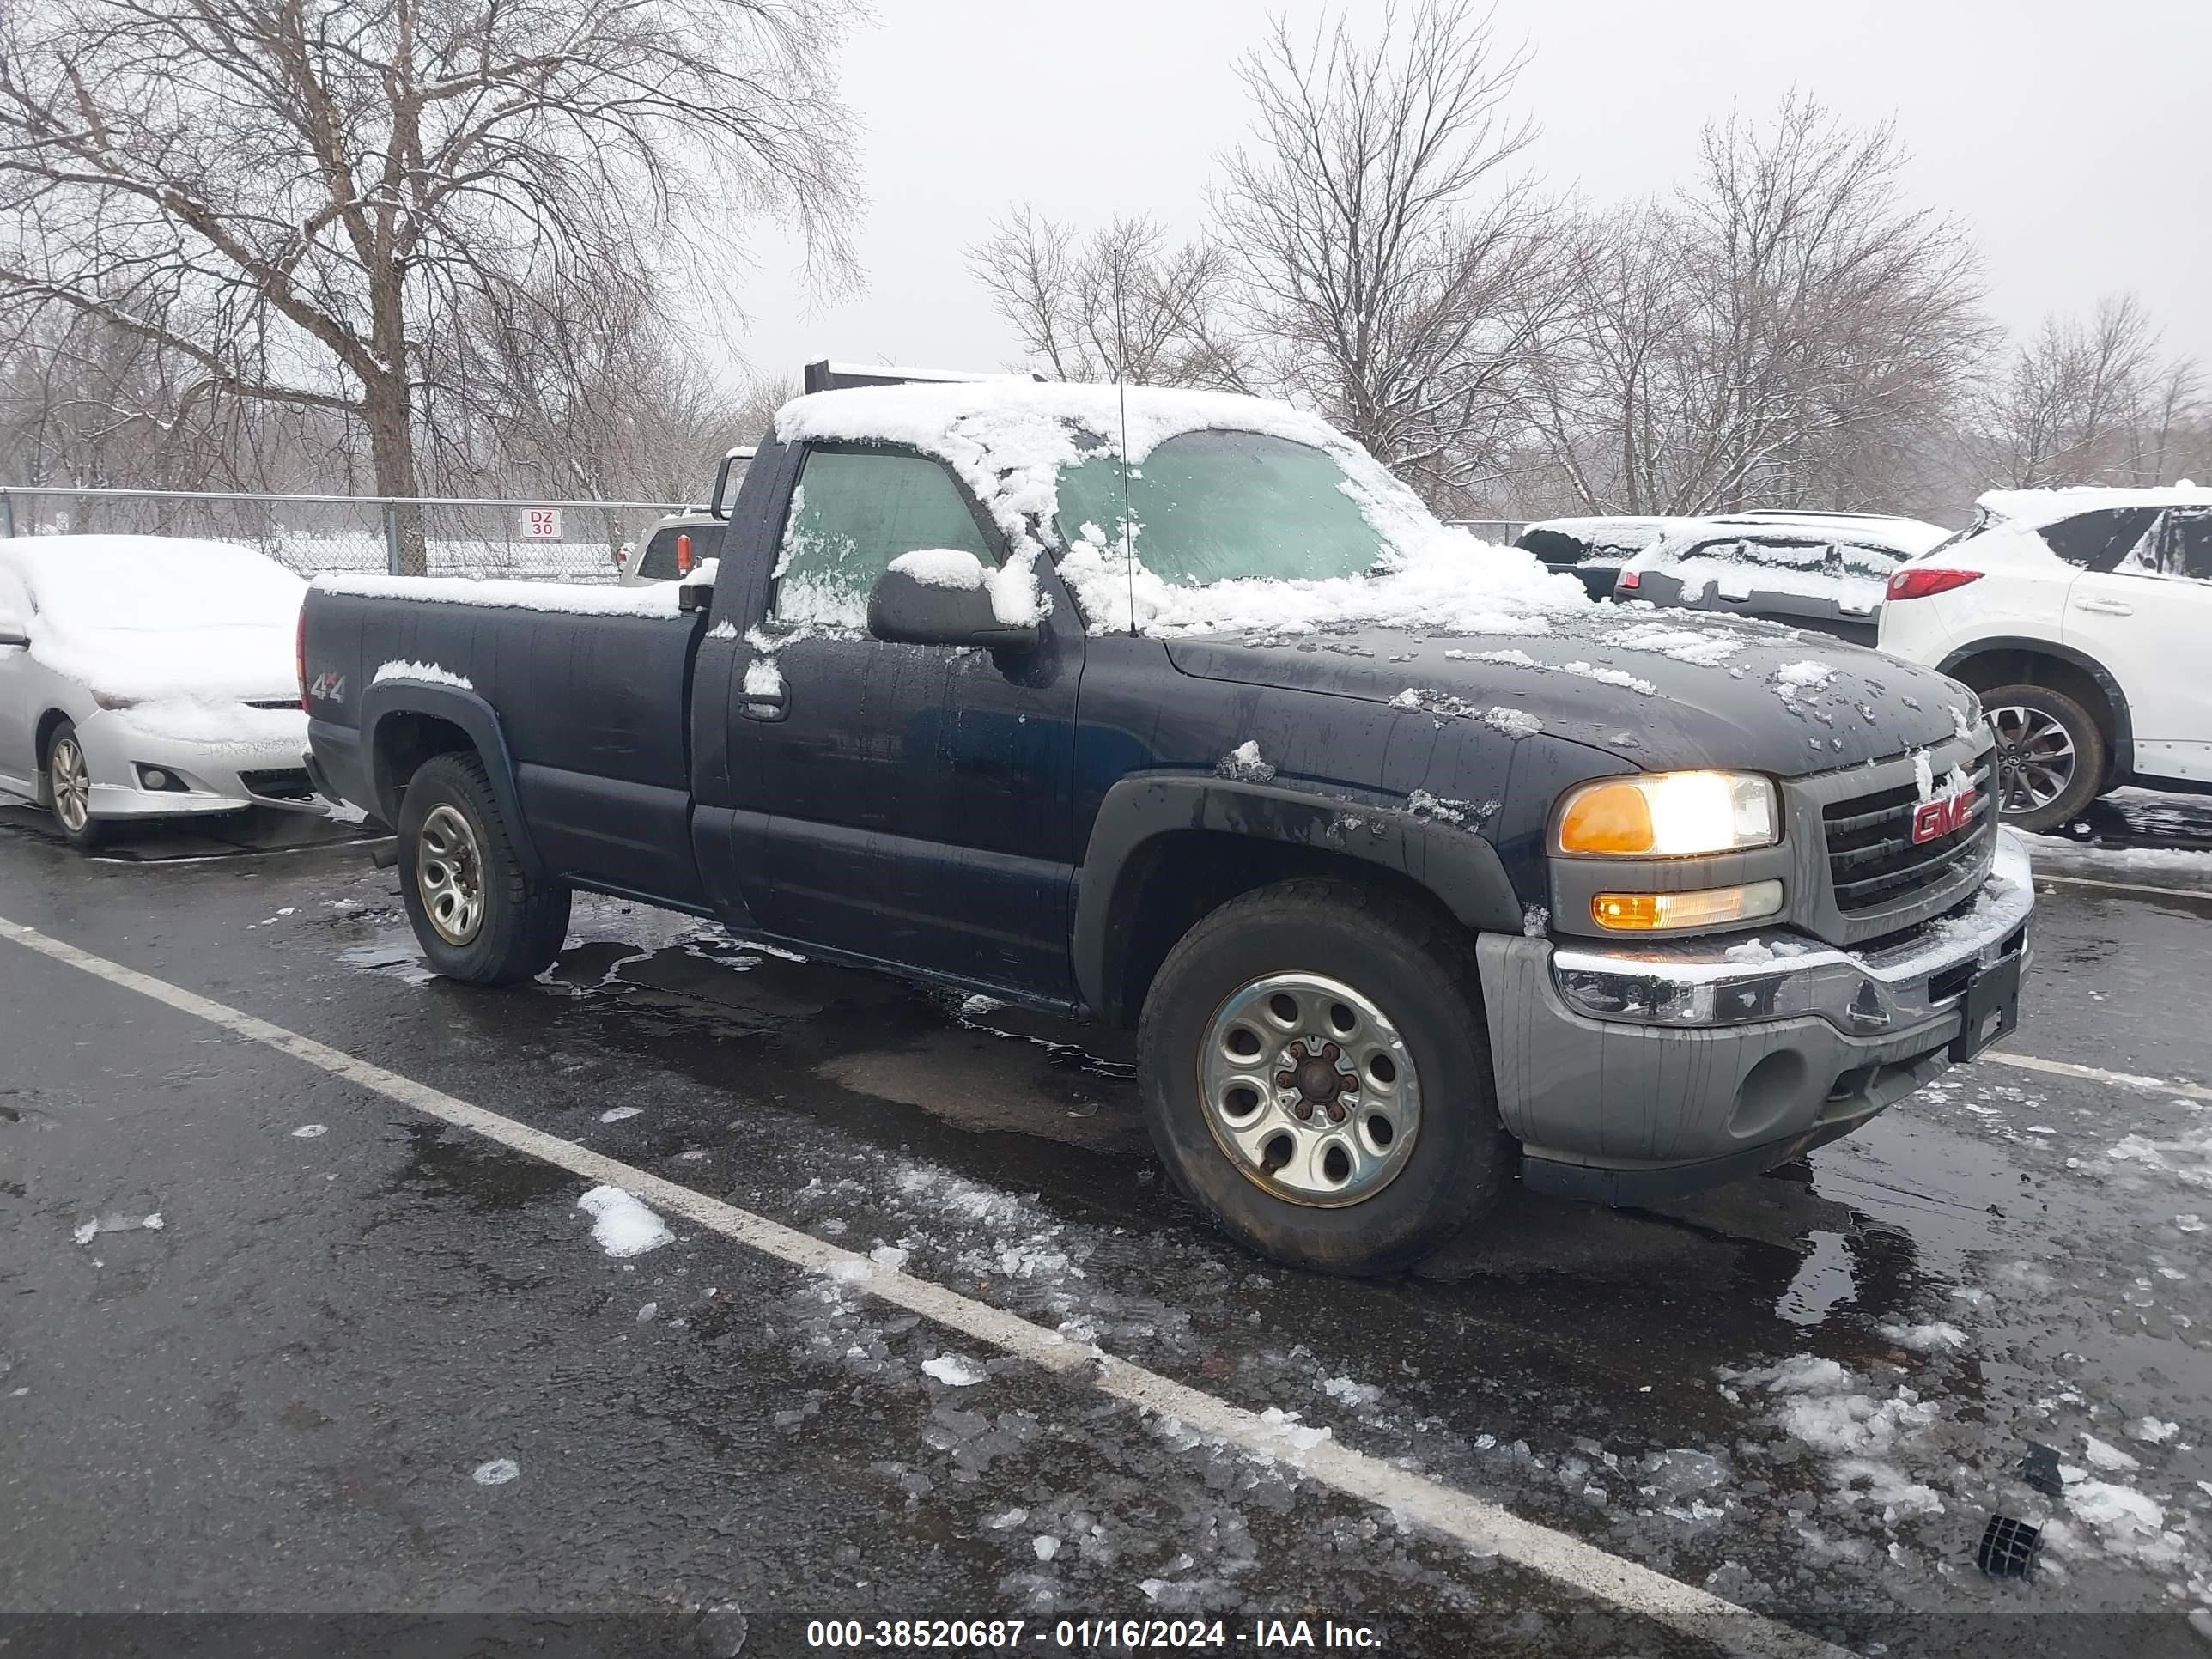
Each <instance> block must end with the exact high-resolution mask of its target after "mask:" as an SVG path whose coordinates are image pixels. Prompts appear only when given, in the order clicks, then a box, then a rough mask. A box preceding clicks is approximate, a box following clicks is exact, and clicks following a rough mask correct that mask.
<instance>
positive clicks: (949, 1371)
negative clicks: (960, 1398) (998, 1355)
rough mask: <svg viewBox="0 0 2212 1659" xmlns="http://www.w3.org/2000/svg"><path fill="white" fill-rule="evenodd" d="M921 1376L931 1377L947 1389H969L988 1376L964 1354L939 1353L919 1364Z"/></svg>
mask: <svg viewBox="0 0 2212 1659" xmlns="http://www.w3.org/2000/svg"><path fill="white" fill-rule="evenodd" d="M921 1370H922V1375H923V1376H933V1377H935V1378H936V1379H937V1380H938V1381H939V1382H940V1383H944V1384H945V1387H946V1388H948V1389H971V1388H973V1387H975V1384H976V1383H981V1382H982V1381H983V1380H984V1379H985V1378H986V1377H987V1376H989V1373H988V1372H987V1371H986V1370H984V1369H983V1368H982V1367H981V1365H979V1364H976V1363H975V1361H974V1360H972V1359H970V1358H968V1357H967V1356H966V1355H964V1354H957V1353H941V1354H939V1355H938V1356H937V1358H934V1359H925V1360H923V1361H922V1362H921Z"/></svg>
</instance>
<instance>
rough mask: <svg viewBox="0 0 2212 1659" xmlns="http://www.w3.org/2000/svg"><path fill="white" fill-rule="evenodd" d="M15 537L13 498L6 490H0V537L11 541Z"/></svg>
mask: <svg viewBox="0 0 2212 1659" xmlns="http://www.w3.org/2000/svg"><path fill="white" fill-rule="evenodd" d="M0 536H5V537H7V538H9V539H10V540H13V539H14V538H15V497H14V496H13V495H9V493H8V492H7V491H6V490H4V489H0Z"/></svg>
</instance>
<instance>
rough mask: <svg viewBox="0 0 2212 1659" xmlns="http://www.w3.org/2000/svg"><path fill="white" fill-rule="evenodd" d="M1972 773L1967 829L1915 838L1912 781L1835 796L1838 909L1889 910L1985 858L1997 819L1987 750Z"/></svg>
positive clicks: (1832, 848)
mask: <svg viewBox="0 0 2212 1659" xmlns="http://www.w3.org/2000/svg"><path fill="white" fill-rule="evenodd" d="M1968 776H1969V778H1970V780H1971V781H1972V784H1973V786H1974V803H1973V806H1972V809H1971V810H1972V817H1970V818H1969V819H1968V820H1967V822H1966V824H1965V825H1964V826H1963V827H1962V828H1960V829H1954V830H1951V831H1949V832H1948V833H1947V834H1945V835H1942V836H1936V837H1935V838H1934V839H1932V840H1929V841H1923V842H1917V843H1916V842H1914V841H1913V839H1912V817H1913V813H1914V811H1915V810H1916V809H1917V807H1918V806H1919V805H1921V804H1922V803H1921V799H1920V792H1919V789H1918V787H1917V785H1914V784H1911V783H1906V784H1900V785H1898V786H1896V787H1893V788H1888V789H1881V790H1877V791H1875V793H1872V794H1867V795H1859V796H1855V797H1854V798H1852V799H1849V800H1840V801H1835V802H1832V803H1831V804H1830V805H1828V806H1826V807H1825V808H1824V809H1822V811H1821V820H1822V827H1823V828H1824V829H1826V832H1827V839H1828V875H1829V879H1830V880H1831V881H1832V883H1833V884H1834V887H1835V895H1836V908H1838V910H1840V911H1841V912H1843V914H1844V915H1846V916H1857V915H1865V914H1867V913H1868V912H1869V911H1875V910H1884V909H1888V908H1892V907H1893V906H1895V905H1898V904H1900V903H1904V902H1908V901H1910V900H1911V898H1913V897H1914V896H1916V895H1917V894H1920V893H1924V892H1927V891H1929V890H1930V889H1933V888H1938V887H1942V886H1943V885H1945V884H1948V883H1950V882H1953V881H1954V880H1956V879H1957V878H1958V877H1959V876H1960V874H1961V873H1962V872H1965V871H1966V870H1967V869H1969V868H1971V867H1972V866H1973V865H1975V864H1976V863H1977V862H1978V860H1980V859H1981V857H1982V856H1983V849H1984V846H1985V844H1986V843H1987V842H1988V841H1989V839H1990V836H1993V835H1994V834H1995V833H1996V808H1995V805H1994V804H1993V803H1992V802H1991V800H1990V793H1989V786H1990V756H1989V755H1988V754H1987V753H1984V755H1983V757H1981V759H1980V760H1978V762H1977V763H1975V767H1974V770H1973V771H1972V773H1970V774H1969V775H1968Z"/></svg>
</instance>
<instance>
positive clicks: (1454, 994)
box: [1138, 880, 1512, 1273]
mask: <svg viewBox="0 0 2212 1659" xmlns="http://www.w3.org/2000/svg"><path fill="white" fill-rule="evenodd" d="M1138 1066H1139V1085H1140V1088H1141V1090H1142V1092H1143V1097H1144V1104H1145V1113H1146V1122H1147V1125H1148V1127H1150V1129H1151V1130H1152V1139H1153V1143H1154V1145H1155V1146H1158V1149H1159V1152H1160V1156H1161V1158H1162V1159H1163V1161H1164V1162H1165V1163H1166V1164H1167V1166H1168V1169H1169V1171H1170V1173H1171V1174H1172V1175H1173V1176H1175V1178H1176V1182H1177V1183H1178V1184H1179V1185H1180V1186H1181V1187H1182V1189H1183V1191H1184V1192H1185V1193H1187V1194H1189V1195H1190V1197H1191V1198H1192V1199H1193V1200H1195V1201H1196V1202H1197V1203H1198V1204H1199V1205H1200V1206H1201V1207H1202V1208H1203V1209H1204V1210H1205V1211H1206V1213H1207V1214H1208V1215H1210V1216H1211V1217H1212V1218H1213V1219H1214V1221H1215V1222H1216V1223H1217V1224H1218V1225H1220V1226H1221V1227H1222V1228H1223V1230H1224V1231H1226V1232H1228V1233H1229V1234H1231V1236H1232V1237H1235V1238H1237V1239H1238V1240H1240V1241H1241V1242H1242V1243H1245V1244H1247V1245H1249V1247H1250V1248H1252V1249H1255V1250H1258V1251H1259V1252H1261V1254H1262V1255H1268V1256H1272V1257H1273V1258H1274V1259H1275V1260H1276V1261H1283V1262H1287V1263H1290V1264H1291V1265H1293V1266H1296V1267H1311V1268H1316V1269H1318V1270H1320V1271H1322V1272H1324V1273H1390V1272H1395V1271H1396V1270H1398V1269H1401V1268H1403V1267H1410V1266H1411V1265H1413V1263H1414V1262H1416V1261H1419V1260H1421V1259H1422V1258H1423V1257H1425V1256H1427V1255H1430V1254H1431V1253H1432V1252H1433V1251H1435V1250H1436V1249H1437V1248H1438V1247H1439V1246H1441V1245H1442V1244H1443V1243H1444V1242H1445V1241H1447V1240H1448V1239H1449V1238H1450V1237H1452V1236H1453V1235H1454V1234H1455V1233H1456V1232H1458V1231H1460V1229H1461V1228H1462V1227H1463V1226H1465V1225H1467V1223H1468V1222H1469V1221H1470V1220H1472V1219H1473V1218H1474V1217H1475V1216H1477V1215H1478V1214H1480V1212H1482V1211H1483V1210H1485V1209H1486V1208H1487V1207H1488V1206H1490V1204H1491V1203H1492V1201H1494V1200H1495V1199H1496V1197H1497V1195H1498V1193H1499V1191H1500V1190H1501V1189H1502V1188H1503V1187H1504V1183H1505V1181H1506V1178H1507V1172H1508V1170H1509V1169H1510V1158H1511V1155H1512V1143H1511V1141H1510V1139H1508V1138H1507V1137H1506V1135H1505V1134H1504V1132H1503V1130H1502V1129H1501V1128H1500V1127H1498V1109H1497V1103H1496V1097H1495V1095H1494V1093H1493V1091H1492V1081H1491V1070H1490V1052H1489V1045H1488V1042H1487V1040H1486V1034H1485V1028H1484V1025H1483V1020H1482V1015H1481V1011H1480V1003H1479V994H1478V991H1477V988H1476V983H1475V970H1474V955H1473V952H1472V951H1471V950H1470V949H1469V948H1468V936H1467V934H1466V933H1465V932H1464V930H1462V929H1461V928H1459V927H1456V926H1455V925H1454V924H1453V923H1451V922H1450V921H1449V919H1448V918H1445V917H1443V916H1440V915H1433V914H1431V912H1429V911H1428V910H1426V909H1425V908H1423V907H1422V906H1420V905H1419V904H1416V903H1414V902H1411V901H1408V900H1406V899H1403V898H1401V897H1400V896H1397V895H1395V894H1393V893H1388V892H1383V891H1378V890H1374V889H1370V888H1365V887H1362V886H1359V885H1358V884H1352V883H1346V882H1337V881H1314V880H1304V881H1291V882H1284V883H1281V884H1278V885H1275V886H1273V887H1266V888H1261V889H1260V890H1257V891H1255V892H1252V893H1248V894H1245V895H1243V896H1241V897H1239V898H1236V899H1232V900H1231V902H1228V903H1227V904H1225V905H1224V906H1222V907H1221V908H1219V909H1218V910H1216V911H1214V912H1213V913H1212V915H1208V916H1207V917H1206V918H1205V920H1203V921H1200V923H1199V924H1198V925H1197V926H1196V927H1194V928H1192V929H1191V931H1190V932H1189V933H1188V934H1186V935H1185V936H1184V937H1183V939H1182V941H1181V942H1180V943H1179V944H1178V945H1176V948H1175V949H1174V950H1173V951H1170V953H1169V956H1168V959H1167V961H1166V962H1165V963H1163V964H1162V966H1161V969H1160V971H1159V974H1158V977H1157V978H1155V979H1154V981H1153V982H1152V990H1151V992H1150V994H1148V995H1147V996H1146V1000H1145V1012H1144V1018H1143V1021H1142V1024H1141V1025H1140V1027H1139V1057H1138Z"/></svg>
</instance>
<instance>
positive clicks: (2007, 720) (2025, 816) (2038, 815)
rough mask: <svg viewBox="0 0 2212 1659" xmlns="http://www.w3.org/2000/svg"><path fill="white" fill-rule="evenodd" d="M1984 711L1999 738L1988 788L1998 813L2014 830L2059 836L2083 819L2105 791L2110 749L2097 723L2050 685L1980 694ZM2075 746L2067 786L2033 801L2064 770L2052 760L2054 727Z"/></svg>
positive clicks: (1995, 689) (2066, 764)
mask: <svg viewBox="0 0 2212 1659" xmlns="http://www.w3.org/2000/svg"><path fill="white" fill-rule="evenodd" d="M1982 708H1983V711H1984V716H1985V718H1987V720H1989V723H1990V730H1991V731H1993V732H1996V738H1997V748H1996V755H1995V756H1994V757H1992V758H1993V763H1994V764H1993V769H1992V776H1991V778H1990V789H1991V791H1992V792H1993V793H1995V794H1996V798H1997V811H1998V812H1999V814H2000V815H2001V816H2002V817H2003V819H2004V821H2005V822H2006V823H2009V824H2011V825H2012V826H2013V827H2014V828H2015V829H2027V830H2031V831H2038V832H2039V831H2042V830H2045V829H2057V828H2058V827H2059V826H2060V825H2061V824H2063V823H2070V822H2071V821H2072V820H2074V819H2075V818H2077V817H2080V816H2081V813H2082V811H2083V810H2084V809H2086V808H2087V806H2088V805H2089V803H2090V802H2091V801H2093V800H2094V799H2097V796H2098V794H2099V793H2100V791H2101V790H2102V789H2103V787H2104V781H2105V768H2106V763H2107V761H2108V760H2109V758H2110V750H2111V746H2110V745H2109V744H2107V743H2106V741H2105V733H2104V730H2103V728H2102V727H2100V726H2099V725H2098V724H2097V721H2096V718H2095V717H2094V716H2093V715H2092V714H2090V713H2089V711H2088V710H2087V709H2086V708H2083V707H2082V706H2081V704H2080V703H2078V702H2075V701H2074V699H2073V698H2071V697H2069V696H2067V695H2066V694H2065V693H2064V692H2063V691H2054V690H2051V688H2050V687H2049V686H2047V685H1999V686H1994V687H1992V688H1991V689H1990V690H1987V691H1984V692H1983V693H1982ZM2052 725H2055V726H2057V727H2058V728H2059V729H2060V730H2062V731H2063V733H2064V736H2065V741H2066V743H2067V744H2069V745H2070V746H2071V749H2070V755H2069V757H2067V759H2066V760H2065V762H2064V763H2063V772H2064V778H2065V781H2064V783H2063V787H2059V788H2058V789H2057V793H2055V794H2053V795H2051V798H2050V799H2046V800H2044V801H2042V802H2041V803H2040V804H2038V803H2037V802H2036V801H2035V800H2034V799H2033V796H2034V795H2036V794H2039V793H2044V789H2045V787H2046V786H2047V785H2048V784H2049V783H2050V782H2051V781H2052V780H2053V779H2054V778H2055V776H2056V775H2057V773H2058V771H2060V770H2061V767H2060V766H2058V765H2057V763H2053V762H2052V761H2051V742H2050V739H2049V733H2050V727H2051V726H2052Z"/></svg>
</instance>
